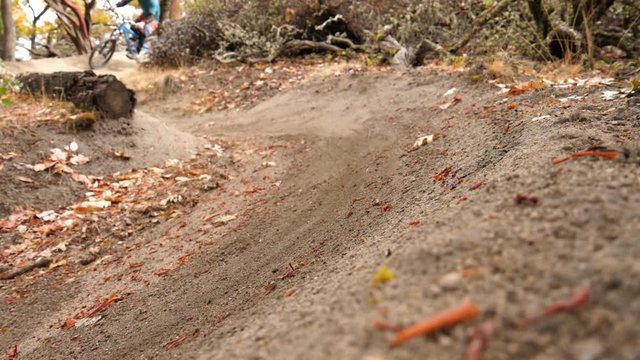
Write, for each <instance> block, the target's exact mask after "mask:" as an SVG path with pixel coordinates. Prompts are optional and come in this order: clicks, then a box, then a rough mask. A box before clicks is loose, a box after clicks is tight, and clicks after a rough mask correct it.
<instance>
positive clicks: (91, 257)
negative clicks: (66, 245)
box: [78, 253, 98, 266]
mask: <svg viewBox="0 0 640 360" xmlns="http://www.w3.org/2000/svg"><path fill="white" fill-rule="evenodd" d="M97 259H98V257H97V256H96V254H91V253H89V254H85V255H83V256H82V257H80V259H78V264H80V265H85V266H86V265H89V264H91V263H92V262H94V261H96V260H97Z"/></svg>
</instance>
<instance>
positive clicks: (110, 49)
mask: <svg viewBox="0 0 640 360" xmlns="http://www.w3.org/2000/svg"><path fill="white" fill-rule="evenodd" d="M106 3H107V5H108V6H111V3H110V2H109V1H108V0H107V1H106ZM114 13H115V16H116V20H117V24H119V25H112V26H111V27H112V28H113V31H112V32H111V35H109V37H108V38H107V39H106V40H104V41H102V42H100V43H99V44H98V45H96V46H95V47H94V48H93V50H91V55H89V67H90V68H91V69H99V68H101V67H103V66H105V65H107V63H108V62H109V60H111V58H112V57H113V54H115V52H116V49H117V47H118V40H119V38H120V36H123V37H124V42H125V46H126V49H127V51H128V52H131V53H139V52H140V50H141V49H138V40H139V39H140V33H139V32H138V30H136V29H135V28H134V25H135V24H133V23H132V22H129V21H126V20H125V19H124V18H123V17H122V16H121V15H120V14H118V13H117V12H114ZM152 36H153V35H152ZM152 36H148V37H147V38H146V39H145V44H144V45H143V48H145V47H148V43H149V41H150V40H151V37H152Z"/></svg>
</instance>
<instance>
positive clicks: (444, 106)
mask: <svg viewBox="0 0 640 360" xmlns="http://www.w3.org/2000/svg"><path fill="white" fill-rule="evenodd" d="M461 101H462V99H461V98H459V97H457V96H454V97H453V99H451V101H449V102H447V103H444V104H442V105H440V109H442V110H446V109H448V108H450V107H453V106H456V105H457V104H458V103H460V102H461Z"/></svg>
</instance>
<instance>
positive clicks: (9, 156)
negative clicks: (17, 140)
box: [0, 152, 18, 161]
mask: <svg viewBox="0 0 640 360" xmlns="http://www.w3.org/2000/svg"><path fill="white" fill-rule="evenodd" d="M16 156H18V154H16V153H14V152H10V153H7V154H6V155H5V154H3V153H0V159H2V160H5V161H6V160H11V159H13V158H15V157H16Z"/></svg>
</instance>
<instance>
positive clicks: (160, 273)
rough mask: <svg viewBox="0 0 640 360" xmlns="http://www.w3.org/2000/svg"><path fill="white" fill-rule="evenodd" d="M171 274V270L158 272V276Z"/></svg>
mask: <svg viewBox="0 0 640 360" xmlns="http://www.w3.org/2000/svg"><path fill="white" fill-rule="evenodd" d="M170 272H171V269H160V270H158V271H156V275H158V276H165V275H167V274H168V273H170Z"/></svg>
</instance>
